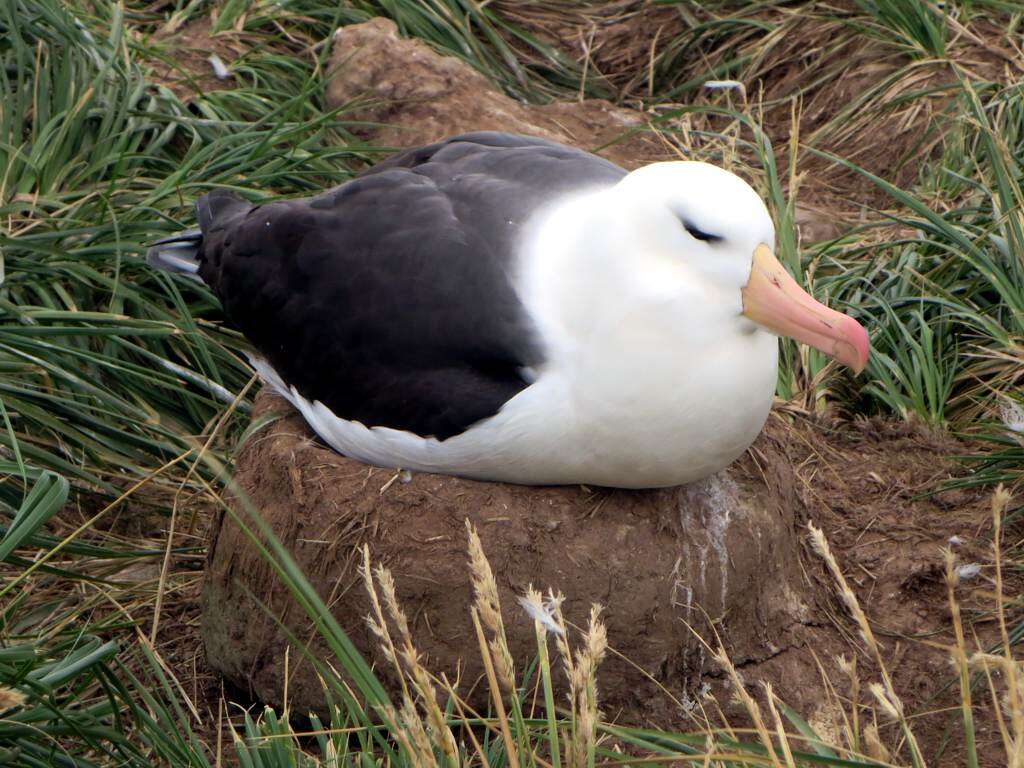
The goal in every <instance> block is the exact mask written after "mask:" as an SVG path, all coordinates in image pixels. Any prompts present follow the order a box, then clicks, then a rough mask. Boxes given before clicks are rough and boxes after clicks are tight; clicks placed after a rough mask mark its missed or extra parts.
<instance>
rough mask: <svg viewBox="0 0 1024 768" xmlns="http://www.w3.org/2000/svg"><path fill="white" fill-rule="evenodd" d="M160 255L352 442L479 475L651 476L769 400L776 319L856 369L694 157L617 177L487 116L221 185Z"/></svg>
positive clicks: (741, 436)
mask: <svg viewBox="0 0 1024 768" xmlns="http://www.w3.org/2000/svg"><path fill="white" fill-rule="evenodd" d="M196 210H197V216H198V221H199V228H198V229H196V230H191V231H188V232H185V233H183V234H181V235H179V236H177V237H173V238H169V239H168V240H164V241H161V242H160V243H158V244H156V245H155V246H154V247H153V248H152V249H151V250H150V253H149V259H150V263H152V264H154V265H155V266H159V267H163V268H166V269H171V270H173V271H178V272H185V273H188V274H190V275H192V276H193V277H196V278H197V279H201V280H202V281H203V282H205V283H206V284H207V285H208V286H209V287H210V288H211V289H212V290H213V292H214V293H215V294H216V295H217V296H218V298H219V299H220V301H221V303H222V304H223V307H224V310H225V312H226V314H227V316H228V317H229V319H230V320H231V321H232V322H233V323H234V324H235V325H237V326H238V328H239V329H240V330H241V331H242V332H243V333H244V334H245V336H246V337H247V338H248V339H249V341H250V342H251V343H252V345H253V346H254V347H255V349H256V355H254V359H253V361H254V365H255V367H256V369H257V371H258V372H259V373H260V375H261V376H262V377H263V378H264V379H265V380H266V381H267V382H269V383H270V384H271V385H272V386H273V387H274V388H275V389H277V390H278V391H279V392H280V393H281V394H283V395H284V396H285V397H286V398H287V399H288V400H289V401H290V402H291V403H292V404H293V405H294V406H295V407H296V408H297V409H298V410H299V411H301V413H302V415H303V416H304V417H305V419H306V421H307V422H309V424H310V426H311V427H312V428H313V429H314V430H315V431H316V433H317V434H318V435H319V436H320V437H321V438H322V439H323V440H324V441H326V442H327V443H328V444H329V445H330V446H332V447H333V448H334V449H335V450H337V451H339V452H340V453H342V454H345V455H347V456H350V457H353V458H356V459H359V460H362V461H365V462H368V463H370V464H375V465H379V466H384V467H401V468H405V469H412V470H422V471H427V472H439V473H445V474H451V475H461V476H465V477H471V478H477V479H482V480H500V481H507V482H515V483H525V484H536V485H552V484H571V483H585V484H594V485H604V486H617V487H630V488H639V487H658V486H671V485H678V484H681V483H685V482H689V481H692V480H696V479H699V478H702V477H704V476H707V475H710V474H712V473H714V472H716V471H717V470H719V469H721V468H723V467H725V466H726V465H727V464H729V463H730V462H731V461H732V460H733V459H735V458H736V457H737V456H739V455H740V454H741V453H742V452H743V451H744V450H745V449H746V448H747V447H748V446H749V445H750V444H751V442H752V441H753V440H754V438H755V437H756V436H757V434H758V432H759V431H760V430H761V427H762V426H763V424H764V421H765V419H766V417H767V415H768V410H769V408H770V406H771V402H772V397H773V393H774V391H775V383H776V366H777V355H778V350H777V347H778V343H777V341H776V335H782V336H789V337H792V338H794V339H796V340H798V341H801V342H804V343H806V344H809V345H811V346H813V347H815V348H817V349H820V350H822V351H823V352H825V353H827V354H829V355H831V356H833V357H834V358H836V359H837V360H839V361H840V362H842V363H844V364H846V365H849V366H851V367H852V368H853V369H854V370H855V371H860V370H861V369H862V368H863V367H864V365H865V364H866V362H867V358H868V355H869V342H868V336H867V333H866V331H865V330H864V328H863V327H861V325H860V324H858V323H857V322H856V321H855V320H853V319H852V318H850V317H848V316H847V315H843V314H840V313H838V312H835V311H833V310H830V309H828V308H827V307H825V306H824V305H822V304H819V303H818V302H817V301H815V300H814V299H812V298H811V297H810V296H809V295H808V294H807V293H806V292H805V291H804V290H803V289H802V288H800V286H799V285H798V284H797V282H796V281H795V280H794V279H793V278H792V277H790V275H789V274H788V273H787V272H786V270H785V269H784V268H783V267H782V265H781V264H780V263H779V261H778V260H777V259H776V258H775V256H774V255H773V253H772V247H773V243H774V242H775V229H774V226H773V224H772V220H771V217H770V216H769V214H768V211H767V209H766V208H765V205H764V203H763V202H762V200H761V199H760V198H759V197H758V195H757V194H756V193H755V192H754V190H753V189H752V188H751V187H750V186H749V185H748V184H747V183H746V182H744V181H743V180H741V179H740V178H739V177H738V176H735V175H734V174H732V173H729V172H728V171H725V170H722V169H721V168H718V167H716V166H713V165H709V164H706V163H700V162H664V163H655V164H653V165H649V166H646V167H643V168H640V169H639V170H636V171H633V172H630V173H627V172H626V171H625V170H623V169H622V168H619V167H618V166H616V165H614V164H612V163H610V162H608V161H607V160H604V159H602V158H600V157H597V156H596V155H593V154H590V153H588V152H584V151H581V150H578V149H574V148H571V147H567V146H563V145H560V144H556V143H553V142H550V141H546V140H543V139H538V138H529V137H525V136H516V135H511V134H506V133H493V132H478V133H469V134H464V135H461V136H455V137H453V138H450V139H447V140H445V141H441V142H438V143H436V144H431V145H429V146H425V147H420V148H417V149H412V150H409V151H405V152H402V153H400V154H398V155H395V156H393V157H391V158H390V159H388V160H385V161H383V162H381V163H379V164H378V165H376V166H375V167H373V168H371V169H370V170H368V171H366V172H364V173H362V174H361V175H360V176H358V177H356V178H354V179H352V180H351V181H348V182H346V183H344V184H342V185H341V186H339V187H336V188H334V189H331V190H329V191H327V192H324V193H322V194H319V195H316V196H315V197H310V198H305V199H299V200H283V201H279V202H272V203H263V204H259V205H253V204H251V203H248V202H246V201H244V200H242V199H240V198H239V197H237V196H235V195H234V194H233V193H231V192H227V191H224V190H215V191H213V192H211V193H210V194H207V195H205V196H204V197H201V198H199V200H198V202H197V203H196Z"/></svg>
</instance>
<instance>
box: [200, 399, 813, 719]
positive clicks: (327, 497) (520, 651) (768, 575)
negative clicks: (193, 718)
mask: <svg viewBox="0 0 1024 768" xmlns="http://www.w3.org/2000/svg"><path fill="white" fill-rule="evenodd" d="M269 414H274V415H273V416H269ZM268 418H269V419H270V421H269V424H268V425H266V426H264V427H263V428H262V429H260V430H259V431H257V432H256V433H255V434H254V435H253V436H252V437H251V438H250V439H249V440H248V441H247V442H246V444H245V445H244V446H243V447H242V449H241V451H240V453H239V456H238V462H237V470H236V475H235V477H236V480H237V483H238V485H239V487H240V488H241V490H242V491H243V492H244V493H245V494H246V495H247V496H248V498H249V499H251V500H253V502H254V503H255V505H256V506H257V508H258V509H259V511H260V513H261V515H262V516H263V518H264V519H265V520H266V521H267V522H268V523H269V524H270V527H271V528H272V529H273V531H274V533H275V535H276V536H277V537H279V538H280V539H281V541H282V542H283V543H284V545H285V546H286V547H287V548H288V550H289V551H290V552H291V553H292V555H293V556H294V558H295V559H296V561H297V562H298V564H299V565H300V566H301V567H302V569H303V570H304V571H305V573H306V574H307V576H308V577H309V579H310V581H311V582H312V584H313V585H314V586H315V588H316V589H317V590H318V591H319V593H320V594H321V596H322V597H323V598H324V600H325V601H327V603H328V604H329V605H330V606H331V609H332V612H333V614H334V616H335V617H336V618H337V620H338V622H339V623H340V625H341V626H342V628H343V629H344V630H345V631H346V633H347V634H348V635H349V637H350V638H351V639H352V641H353V642H354V643H355V644H356V646H357V647H358V648H359V650H360V651H361V652H362V653H363V654H364V655H365V656H366V657H367V658H368V659H370V660H371V661H373V662H376V664H377V667H378V669H379V670H381V671H384V670H386V669H387V668H388V665H387V664H386V663H385V660H384V658H383V656H382V655H381V654H380V651H379V648H378V646H377V640H376V639H375V638H374V637H373V636H372V634H371V633H370V632H369V630H368V629H367V627H366V622H365V617H366V616H367V615H368V614H369V612H370V605H369V602H368V598H367V595H366V594H365V592H364V591H363V589H362V586H361V580H360V577H359V572H358V564H359V562H360V559H361V549H362V547H363V545H364V544H365V545H367V546H368V547H369V551H370V556H371V559H372V561H373V562H374V563H375V564H383V565H386V566H387V567H389V568H390V569H391V570H392V572H393V573H394V575H395V579H396V581H397V584H398V597H399V600H400V601H401V602H402V604H403V605H404V606H405V608H406V611H407V613H408V614H409V616H410V620H411V622H412V629H413V634H414V637H415V640H416V643H417V646H418V648H419V650H420V651H421V652H422V653H423V654H424V657H425V663H426V666H427V667H428V668H429V669H430V670H431V671H432V672H434V673H435V674H441V673H444V674H446V675H447V676H448V678H449V679H450V680H456V679H458V680H460V681H461V684H460V694H461V695H463V696H464V697H465V698H467V699H468V700H470V701H471V702H476V703H480V704H482V703H483V702H484V701H485V697H486V691H485V686H482V685H480V681H481V674H482V667H481V663H480V655H479V648H478V645H477V642H476V638H475V634H474V632H473V629H472V623H471V618H470V612H469V607H470V605H471V604H472V589H471V584H470V571H469V566H468V562H467V555H466V521H467V520H468V521H470V522H471V523H472V524H473V525H474V526H475V527H476V528H477V529H478V531H479V535H480V537H481V540H482V542H483V547H484V551H485V553H486V555H487V557H488V558H489V560H490V562H491V566H492V568H493V570H494V573H495V576H496V579H497V582H498V589H499V594H500V597H501V602H502V606H503V617H504V620H505V623H506V629H507V632H508V636H509V642H510V646H511V649H512V652H513V655H514V656H515V658H516V661H517V662H518V663H520V664H526V663H528V662H529V661H530V659H532V658H533V655H534V654H535V653H536V641H535V637H534V628H533V622H532V620H530V619H529V618H528V617H527V616H526V614H525V613H524V612H523V611H522V609H521V608H520V607H519V605H518V602H517V597H518V596H520V595H522V594H524V592H525V591H526V589H527V587H528V586H530V585H531V584H532V585H533V586H535V587H537V588H538V589H541V590H547V589H549V588H550V589H553V590H555V591H561V592H562V593H563V594H564V595H565V596H566V598H567V599H566V602H565V604H564V606H563V610H564V612H565V615H566V618H567V620H568V621H569V622H570V624H575V625H577V626H583V625H584V624H585V623H586V617H587V615H588V613H589V610H590V606H591V604H592V603H600V604H601V605H603V606H605V611H604V619H605V622H606V624H607V629H608V639H609V644H610V646H611V648H612V649H614V651H615V652H616V653H613V654H612V655H611V657H610V658H609V660H608V661H607V662H606V663H605V666H604V667H603V668H602V677H601V683H602V699H603V701H604V705H605V706H606V707H608V708H610V709H611V710H612V711H643V710H644V709H645V707H646V706H647V702H649V701H653V700H660V699H663V698H664V697H658V696H655V695H654V694H655V690H656V688H657V687H658V686H660V685H664V686H665V687H667V688H669V690H672V691H674V692H675V694H676V695H677V697H682V698H685V696H686V695H687V691H688V688H689V687H690V683H692V682H693V681H694V680H696V679H697V677H698V676H699V675H700V674H702V673H703V672H706V671H708V662H709V659H708V658H707V657H706V654H705V653H704V651H703V648H704V646H703V645H702V643H701V642H700V641H699V640H697V638H696V637H695V635H694V633H693V632H692V631H691V629H690V627H692V628H693V629H694V630H696V631H697V632H700V633H701V634H704V635H705V636H709V637H710V636H712V633H711V629H712V627H711V626H710V625H713V629H714V631H715V632H717V633H718V634H719V635H720V636H721V637H722V638H723V639H724V640H725V642H726V646H727V647H728V648H729V650H730V653H731V655H732V657H733V659H734V660H735V661H736V662H737V663H743V662H745V661H756V660H760V659H763V658H766V657H768V656H770V655H773V654H775V653H777V652H778V650H779V649H780V648H781V647H784V646H785V644H786V642H787V638H788V634H789V632H790V630H791V629H792V628H793V627H794V626H795V625H796V624H798V623H800V622H801V620H802V619H803V617H804V616H805V614H806V611H807V609H806V607H805V599H804V595H803V588H802V587H801V583H800V576H799V567H798V565H797V542H796V536H795V534H794V525H793V507H794V501H793V494H792V490H791V488H790V486H789V483H788V482H787V478H786V474H787V471H786V464H785V462H784V461H781V460H780V461H775V460H774V458H775V457H773V456H772V455H770V453H769V454H765V453H764V451H762V452H761V460H760V462H759V465H760V466H759V467H757V468H755V467H754V466H753V464H752V463H744V462H741V463H740V464H738V465H736V466H734V467H733V468H730V469H729V470H727V471H726V472H723V473H720V474H719V475H716V476H715V477H713V478H711V479H709V480H707V481H704V482H701V483H698V484H696V485H693V486H688V487H682V488H674V489H663V490H650V491H625V490H610V489H598V488H586V487H580V486H575V487H563V488H531V487H524V486H514V485H505V484H501V483H481V482H474V481H470V480H463V479H459V478H452V477H445V476H439V475H430V474H419V473H416V474H411V475H408V474H404V473H396V472H395V471H393V470H384V469H379V468H372V467H368V466H367V465H365V464H362V463H360V462H357V461H354V460H352V459H348V458H345V457H343V456H340V455H338V454H336V453H334V452H333V451H331V450H330V449H328V448H325V447H323V446H322V445H321V444H319V443H318V442H317V441H316V440H315V438H314V436H313V435H312V433H311V432H310V431H309V428H308V427H307V426H306V424H305V422H304V421H303V420H302V418H301V417H300V416H299V415H298V414H297V413H296V412H294V411H292V410H291V408H290V406H288V405H287V403H286V402H285V401H284V400H282V399H280V398H278V397H277V396H275V395H271V394H269V393H267V392H264V393H262V394H261V395H260V396H259V398H258V399H257V404H256V409H255V413H254V420H266V419H268ZM766 448H767V449H768V450H769V452H770V446H766ZM766 458H767V459H768V460H767V461H765V459H766ZM235 503H236V505H237V500H236V502H235ZM239 509H240V507H239ZM202 606H203V613H202V635H203V639H204V642H205V645H206V653H207V658H208V661H209V663H210V664H211V665H212V666H213V667H214V668H215V669H216V670H218V671H219V672H221V673H222V674H223V675H224V676H225V677H226V678H227V679H228V680H230V681H231V682H233V683H234V684H236V685H238V686H240V687H241V688H243V689H248V690H249V691H250V692H251V693H252V694H253V695H254V696H255V697H257V698H259V699H260V700H262V701H265V702H268V703H271V704H275V705H279V704H281V702H282V699H283V690H284V674H285V648H286V646H287V645H288V636H287V633H286V632H284V631H283V630H282V629H281V627H280V626H279V625H278V623H277V621H278V620H279V621H280V622H281V624H282V625H283V626H284V627H287V628H288V630H289V632H290V633H291V634H292V635H293V636H294V637H295V638H297V639H298V640H299V641H300V642H308V643H309V648H310V650H311V652H312V653H313V654H315V655H317V656H318V657H320V658H327V657H328V656H329V652H328V651H327V649H326V648H325V646H324V645H323V643H322V641H321V640H320V638H319V637H318V635H317V633H316V631H315V629H314V627H313V626H312V622H311V621H310V620H309V618H308V616H307V615H306V614H305V613H304V612H303V610H302V609H301V607H300V606H298V605H297V604H296V603H295V602H294V599H293V598H292V596H291V593H290V592H289V591H288V589H287V588H286V587H285V586H284V585H283V584H282V583H281V582H280V581H279V580H278V578H277V576H276V575H275V573H274V572H273V570H272V569H271V567H270V566H269V564H268V563H267V562H266V560H265V559H264V558H263V556H261V554H260V553H259V552H258V550H257V549H256V547H255V546H254V545H253V544H252V542H251V541H250V540H249V538H248V537H247V536H246V534H245V533H244V532H243V531H242V530H241V529H240V527H239V526H238V524H237V523H236V522H235V520H234V518H233V517H232V516H229V515H223V516H222V517H221V519H220V521H219V523H218V524H217V526H216V527H215V529H214V532H213V539H212V543H211V547H210V554H209V563H208V569H207V575H206V580H205V586H204V590H203V596H202ZM268 610H269V614H272V616H273V617H276V618H272V617H271V615H268ZM620 654H621V655H620ZM289 659H290V667H289V670H288V698H289V701H290V703H291V708H292V710H293V711H296V712H305V711H314V710H320V709H322V708H323V706H324V699H325V697H324V692H323V684H322V682H321V681H320V680H319V678H318V677H317V675H316V673H315V671H314V669H313V667H312V665H311V664H310V663H309V662H308V661H305V660H304V659H303V657H302V653H301V650H300V649H297V648H293V649H292V651H291V652H290V654H289ZM638 670H640V671H638ZM390 682H391V683H392V684H394V683H395V682H396V681H390Z"/></svg>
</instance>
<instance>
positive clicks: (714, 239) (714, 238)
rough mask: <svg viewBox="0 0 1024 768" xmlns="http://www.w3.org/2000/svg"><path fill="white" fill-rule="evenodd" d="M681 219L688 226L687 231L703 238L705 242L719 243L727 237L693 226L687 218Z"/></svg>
mask: <svg viewBox="0 0 1024 768" xmlns="http://www.w3.org/2000/svg"><path fill="white" fill-rule="evenodd" d="M681 221H682V222H683V226H684V227H686V231H687V232H689V233H690V235H691V236H692V237H695V238H697V239H698V240H703V241H704V242H705V243H718V242H721V241H722V240H724V239H725V238H723V237H722V236H721V235H712V234H711V233H710V232H705V231H704V230H702V229H697V227H695V226H693V224H691V223H690V222H688V221H687V220H686V219H682V220H681Z"/></svg>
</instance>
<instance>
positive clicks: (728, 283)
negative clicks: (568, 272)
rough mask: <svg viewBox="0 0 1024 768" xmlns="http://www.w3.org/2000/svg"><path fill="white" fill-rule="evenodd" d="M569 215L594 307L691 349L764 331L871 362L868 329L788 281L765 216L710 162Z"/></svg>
mask: <svg viewBox="0 0 1024 768" xmlns="http://www.w3.org/2000/svg"><path fill="white" fill-rule="evenodd" d="M570 206H573V204H570ZM574 207H575V210H572V211H571V214H570V215H573V216H580V217H582V218H584V220H585V224H583V225H582V226H580V227H578V228H576V230H575V231H576V232H577V233H582V234H578V235H576V237H577V239H576V241H575V242H572V243H567V244H566V245H567V246H568V248H567V249H566V252H569V253H574V254H576V260H578V261H579V262H585V263H578V264H577V265H576V266H575V272H576V275H577V277H576V279H580V280H583V281H585V282H589V283H591V284H592V285H591V286H590V287H591V288H592V290H588V291H585V292H584V293H585V294H586V295H587V296H589V297H591V300H593V299H594V297H597V296H604V297H605V298H606V299H607V301H608V302H609V303H611V304H617V305H619V306H620V308H621V309H622V311H626V312H630V313H633V314H634V315H635V313H641V315H642V316H643V320H642V322H643V323H648V324H649V325H651V324H653V325H659V326H665V327H666V328H668V329H670V331H671V332H672V333H674V334H675V335H676V336H683V337H685V338H687V339H689V340H692V341H693V342H695V343H700V342H704V343H705V344H711V345H714V344H719V343H721V342H722V341H723V340H727V339H728V338H730V337H731V336H734V335H750V334H754V333H759V332H763V331H768V332H771V333H774V334H776V335H782V336H789V337H792V338H794V339H796V340H798V341H802V342H804V343H807V344H810V345H811V346H814V347H816V348H818V349H820V350H822V351H823V352H825V353H826V354H829V355H832V356H833V357H835V358H836V359H838V360H839V361H841V362H843V363H844V364H846V365H849V366H851V367H853V368H854V369H855V370H857V371H860V369H862V368H863V367H864V365H865V364H866V362H867V357H868V354H869V343H868V337H867V333H866V331H865V330H864V329H863V328H862V327H861V326H860V324H859V323H857V322H856V321H855V320H853V319H852V318H850V317H848V316H847V315H843V314H840V313H838V312H835V311H833V310H830V309H828V308H827V307H825V306H824V305H822V304H820V303H818V302H817V301H815V300H814V299H813V298H811V296H810V295H809V294H807V293H806V291H804V290H803V289H802V288H801V287H800V286H799V284H798V283H797V282H796V281H795V280H793V278H792V277H791V276H790V275H789V274H788V273H787V272H786V270H785V268H783V266H782V265H781V264H780V263H779V261H778V260H777V259H776V258H775V256H774V254H773V253H772V251H773V247H774V243H775V227H774V225H773V224H772V219H771V216H770V215H769V213H768V209H767V208H766V207H765V205H764V202H763V201H762V200H761V198H760V197H759V196H758V195H757V193H756V192H755V191H754V190H753V189H752V188H751V187H750V185H749V184H747V183H746V182H745V181H743V180H742V179H741V178H740V177H738V176H736V175H735V174H733V173H730V172H728V171H725V170H723V169H721V168H718V167H716V166H714V165H710V164H708V163H700V162H667V163H656V164H653V165H648V166H646V167H644V168H640V169H638V170H636V171H633V172H632V173H630V174H629V175H628V176H626V177H625V178H624V179H622V181H621V182H619V183H618V184H617V185H615V186H614V187H612V188H610V189H607V190H604V191H602V192H600V193H598V194H596V195H589V196H587V197H586V198H585V199H583V200H581V201H579V203H578V204H576V205H575V206H574ZM558 218H559V217H558V216H556V217H554V220H553V221H552V223H553V224H557V219H558ZM595 289H596V290H595ZM603 310H604V308H602V311H603Z"/></svg>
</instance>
